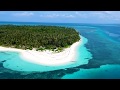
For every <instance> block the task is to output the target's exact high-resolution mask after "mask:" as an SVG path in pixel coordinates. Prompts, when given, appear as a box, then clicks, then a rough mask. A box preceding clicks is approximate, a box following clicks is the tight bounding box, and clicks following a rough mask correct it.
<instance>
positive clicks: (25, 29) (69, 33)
mask: <svg viewBox="0 0 120 90" xmlns="http://www.w3.org/2000/svg"><path fill="white" fill-rule="evenodd" d="M79 40H80V36H79V33H78V32H77V31H76V30H75V29H74V28H68V27H60V26H41V25H38V26H30V25H23V26H19V25H0V46H6V47H14V48H21V49H30V50H32V49H33V48H36V50H44V49H51V50H54V49H62V48H65V47H68V46H70V45H72V44H73V43H75V42H77V41H79Z"/></svg>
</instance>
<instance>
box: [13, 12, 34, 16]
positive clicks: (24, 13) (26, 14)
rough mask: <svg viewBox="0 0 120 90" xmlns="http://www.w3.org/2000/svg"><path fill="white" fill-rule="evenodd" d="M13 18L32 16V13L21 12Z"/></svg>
mask: <svg viewBox="0 0 120 90" xmlns="http://www.w3.org/2000/svg"><path fill="white" fill-rule="evenodd" d="M13 15H14V16H33V15H34V13H32V12H21V13H14V14H13Z"/></svg>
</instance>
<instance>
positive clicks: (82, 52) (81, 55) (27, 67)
mask: <svg viewBox="0 0 120 90" xmlns="http://www.w3.org/2000/svg"><path fill="white" fill-rule="evenodd" d="M80 37H81V40H82V41H81V44H80V45H79V47H78V48H77V55H76V56H77V57H76V62H70V63H69V64H67V65H62V66H43V65H37V64H33V63H30V62H27V61H25V60H23V59H22V58H21V57H20V54H19V53H15V52H4V53H3V52H2V53H1V54H0V57H2V58H1V61H3V60H6V61H5V62H3V66H4V68H7V69H11V70H16V71H29V72H30V71H39V72H45V71H52V70H58V69H65V68H70V67H76V66H79V65H82V64H87V63H88V59H91V58H92V56H91V53H90V52H88V51H87V49H86V48H85V47H84V44H86V43H87V39H86V38H84V37H83V36H80ZM86 57H87V58H88V59H85V58H86Z"/></svg>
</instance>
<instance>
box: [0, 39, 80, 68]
mask: <svg viewBox="0 0 120 90" xmlns="http://www.w3.org/2000/svg"><path fill="white" fill-rule="evenodd" d="M81 42H82V39H80V40H79V41H78V42H75V43H74V44H72V45H71V46H70V47H69V48H66V49H64V50H63V51H62V52H59V53H52V52H51V51H49V50H46V51H35V50H22V49H16V48H6V47H2V46H0V51H14V52H18V53H20V57H21V58H22V59H23V60H24V61H27V62H30V63H34V64H38V65H44V66H61V65H66V64H69V63H74V62H75V58H76V50H77V47H78V46H79V45H80V44H81Z"/></svg>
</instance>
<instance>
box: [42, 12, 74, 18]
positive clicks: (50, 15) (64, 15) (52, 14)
mask: <svg viewBox="0 0 120 90" xmlns="http://www.w3.org/2000/svg"><path fill="white" fill-rule="evenodd" d="M40 17H44V18H74V17H75V16H74V15H72V14H70V15H66V14H56V13H51V14H44V15H43V14H41V15H40Z"/></svg>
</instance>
